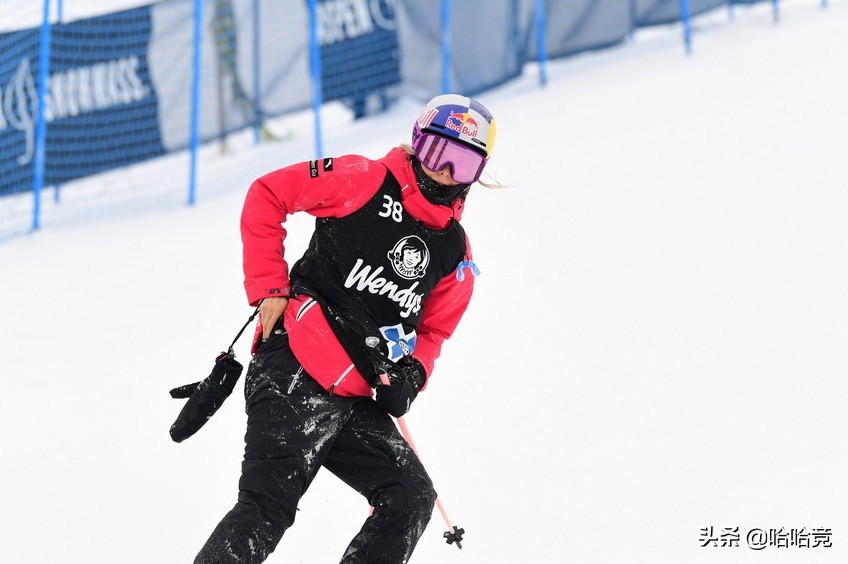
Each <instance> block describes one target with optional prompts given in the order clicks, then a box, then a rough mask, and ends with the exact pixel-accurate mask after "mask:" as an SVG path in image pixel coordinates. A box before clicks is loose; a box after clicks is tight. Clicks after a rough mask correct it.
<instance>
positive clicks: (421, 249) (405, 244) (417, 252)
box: [389, 235, 430, 280]
mask: <svg viewBox="0 0 848 564" xmlns="http://www.w3.org/2000/svg"><path fill="white" fill-rule="evenodd" d="M389 260H390V261H392V268H394V270H395V272H397V274H398V276H400V277H402V278H406V279H407V280H414V279H416V278H421V277H423V276H424V274H425V273H426V272H427V266H428V265H429V264H430V251H429V250H428V249H427V245H426V244H425V243H424V241H422V240H421V238H419V237H416V236H415V235H409V236H407V237H404V238H403V239H401V240H400V241H398V242H397V243H396V244H395V246H394V247H393V248H392V250H391V251H389Z"/></svg>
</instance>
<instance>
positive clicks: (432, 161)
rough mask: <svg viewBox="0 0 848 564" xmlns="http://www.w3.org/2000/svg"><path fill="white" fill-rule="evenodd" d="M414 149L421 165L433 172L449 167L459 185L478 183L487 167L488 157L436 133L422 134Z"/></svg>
mask: <svg viewBox="0 0 848 564" xmlns="http://www.w3.org/2000/svg"><path fill="white" fill-rule="evenodd" d="M412 148H413V149H414V150H415V156H416V157H418V160H419V161H420V162H421V164H422V165H424V166H425V167H427V168H428V169H430V170H432V171H440V170H442V169H443V168H445V165H447V166H449V167H450V176H451V178H452V179H453V181H454V182H458V183H459V184H471V183H473V182H477V180H478V179H479V178H480V174H482V172H483V167H485V166H486V157H484V156H483V155H481V154H480V153H478V152H477V151H475V150H474V149H472V148H471V147H469V146H468V145H464V144H463V143H460V142H459V141H454V140H453V139H450V138H448V137H442V136H441V135H436V134H434V133H426V132H425V133H421V134H420V135H419V136H418V138H417V139H416V140H415V141H414V142H413V144H412Z"/></svg>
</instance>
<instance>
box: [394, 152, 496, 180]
mask: <svg viewBox="0 0 848 564" xmlns="http://www.w3.org/2000/svg"><path fill="white" fill-rule="evenodd" d="M400 146H401V148H402V149H403V150H404V151H406V154H407V155H410V156H412V155H415V149H413V148H412V145H410V144H409V143H401V144H400ZM489 178H491V179H492V182H484V181H482V180H480V179H478V180H477V184H479V185H480V186H483V187H485V188H492V189H496V188H506V185H504V184H501V183H500V182H498V181H497V180H495V179H494V178H492V176H491V175H489Z"/></svg>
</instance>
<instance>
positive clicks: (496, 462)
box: [0, 0, 848, 564]
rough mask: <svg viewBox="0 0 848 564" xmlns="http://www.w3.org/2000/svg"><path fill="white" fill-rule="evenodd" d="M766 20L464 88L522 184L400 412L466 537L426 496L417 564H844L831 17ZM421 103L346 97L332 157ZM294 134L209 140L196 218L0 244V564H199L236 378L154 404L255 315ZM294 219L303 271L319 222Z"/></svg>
mask: <svg viewBox="0 0 848 564" xmlns="http://www.w3.org/2000/svg"><path fill="white" fill-rule="evenodd" d="M781 6H782V16H783V17H782V21H781V23H780V24H779V25H777V26H775V25H773V24H772V21H771V10H770V8H769V6H768V5H763V6H758V7H755V8H753V9H737V11H736V19H735V21H733V22H729V21H727V19H726V15H725V14H724V13H721V14H720V17H717V18H712V19H710V20H704V23H702V24H701V27H700V29H699V33H697V35H696V37H695V44H694V48H695V51H694V54H693V56H691V57H688V58H687V57H686V56H684V55H683V52H682V48H681V46H680V42H679V30H678V29H677V28H674V27H670V28H663V29H659V30H653V32H652V33H650V34H640V35H639V36H638V37H637V38H636V41H635V42H633V43H628V44H626V45H623V46H621V47H620V48H616V49H613V50H609V51H605V52H600V53H596V54H591V55H586V56H581V57H578V58H574V59H569V60H563V61H557V62H554V63H552V64H551V65H550V68H549V71H550V83H549V85H548V86H547V87H546V88H540V87H539V86H538V85H537V77H536V74H535V70H534V69H532V68H531V69H528V72H527V73H526V76H525V77H524V78H522V79H520V80H517V81H515V82H514V83H511V84H509V85H507V86H504V87H501V88H499V89H497V90H493V91H491V92H487V93H485V94H482V95H480V96H479V97H480V99H481V100H482V101H483V102H484V103H486V104H487V105H488V106H489V107H490V108H491V109H492V111H493V113H494V114H495V116H496V117H497V119H498V122H499V132H500V137H499V140H498V145H497V148H496V152H495V155H494V157H493V159H492V162H491V165H490V173H491V175H492V176H493V177H494V178H496V179H497V180H499V181H500V182H502V183H504V184H507V185H509V186H508V187H507V188H504V189H500V190H487V189H485V188H482V187H476V188H475V189H474V190H473V191H472V193H471V195H470V197H469V201H468V208H467V213H466V217H465V220H464V222H463V223H464V225H465V227H466V229H467V231H468V233H469V235H470V237H471V242H472V245H473V249H474V253H475V258H476V261H477V263H478V265H479V266H480V268H481V270H482V275H481V276H480V277H479V278H478V279H477V286H476V293H475V296H474V299H473V301H472V304H471V307H470V309H469V310H468V312H467V314H466V317H465V318H464V319H463V321H462V323H461V324H460V327H459V329H458V331H457V332H456V334H455V335H454V337H453V338H452V339H451V340H450V341H449V342H448V343H447V344H446V345H445V347H444V350H443V355H442V358H441V359H440V360H439V362H438V364H437V367H436V371H435V373H434V375H433V378H432V381H431V385H430V386H429V388H428V389H427V390H426V391H425V392H424V393H422V394H421V396H420V397H419V398H418V400H417V401H416V402H415V404H414V406H413V409H412V412H411V414H410V415H409V417H408V423H409V426H410V428H411V430H412V432H413V435H414V437H415V439H416V442H417V444H418V447H419V449H420V451H421V453H422V458H423V460H424V463H425V465H426V466H427V467H428V469H429V471H430V473H431V475H432V478H433V480H434V482H435V484H436V487H437V489H438V491H439V493H440V496H441V498H442V500H443V502H444V504H445V506H446V508H447V511H448V513H449V515H450V517H451V519H452V520H453V521H454V522H455V523H456V524H458V525H460V526H462V527H464V528H465V529H466V531H467V536H466V540H465V542H464V549H463V550H462V551H459V550H457V549H456V548H455V547H449V546H447V545H445V544H444V541H443V539H442V532H443V530H444V526H443V524H442V522H441V519H440V517H439V515H438V513H436V514H435V515H434V517H433V520H432V521H431V524H430V526H429V527H428V529H427V531H426V532H425V534H424V537H423V539H422V541H421V543H420V545H419V549H418V550H417V552H416V554H415V555H414V557H413V559H412V562H414V563H433V562H439V563H443V564H448V563H464V564H470V563H475V564H476V563H486V564H515V563H519V562H531V563H561V562H579V563H584V564H585V563H594V562H597V563H611V564H612V563H615V564H621V563H628V564H629V563H641V562H644V563H651V564H655V563H668V564H678V563H681V562H687V563H698V562H710V563H712V562H719V561H720V562H721V563H722V564H728V563H735V562H745V563H747V562H755V561H756V562H769V563H770V564H772V563H784V562H786V563H801V562H803V563H824V562H827V563H836V562H846V561H848V512H846V510H845V508H846V505H848V486H846V476H848V454H846V448H845V445H846V444H848V416H846V413H848V411H846V405H848V382H846V380H848V378H846V376H848V346H846V343H848V291H846V281H848V252H846V241H848V220H846V218H848V168H846V153H845V149H846V147H848V134H846V129H847V128H846V126H848V119H846V118H848V109H846V103H845V92H846V86H848V76H846V61H848V2H845V1H831V2H830V7H829V8H828V9H827V10H821V9H819V2H818V0H807V1H805V0H797V1H793V2H784V3H781ZM418 109H419V102H417V101H410V100H404V101H402V102H401V103H400V104H398V105H397V106H395V107H394V108H393V109H392V110H391V111H389V112H388V113H386V114H384V115H380V116H377V117H373V118H369V119H366V120H362V121H356V122H354V121H352V120H350V119H349V118H347V117H346V116H345V115H343V113H341V112H336V113H337V114H339V115H337V116H336V118H337V119H332V116H330V117H328V123H329V124H330V126H331V127H330V129H329V130H328V132H327V135H326V145H327V153H328V155H340V154H345V153H351V152H356V153H361V154H365V155H368V156H372V157H378V156H381V155H382V154H384V153H385V152H386V151H387V150H388V149H389V148H390V147H392V146H394V145H396V144H398V143H400V142H403V141H405V140H407V139H408V136H409V132H410V129H411V124H412V120H413V119H414V118H415V117H417V112H418ZM330 113H332V112H330ZM339 116H341V117H339ZM303 130H305V132H304V133H302V136H299V134H300V133H299V132H300V129H298V128H295V139H294V140H293V141H288V142H281V143H272V144H265V145H261V146H259V147H252V146H250V145H249V144H245V146H244V147H243V148H242V149H240V150H238V151H234V152H232V153H230V154H229V155H226V156H223V157H222V156H219V155H217V153H216V152H214V151H213V152H209V154H208V155H207V156H206V157H207V159H208V160H207V161H206V162H204V164H203V167H202V169H201V170H203V171H204V172H203V177H202V178H201V187H200V194H199V203H198V204H197V205H196V206H195V207H193V208H183V209H177V210H172V211H168V212H165V213H158V214H148V213H145V214H132V215H128V214H122V215H120V216H116V217H112V218H108V219H101V220H98V221H90V222H87V223H85V224H81V223H77V224H73V223H67V224H62V225H58V226H53V227H50V226H48V227H47V228H45V229H43V230H42V231H41V232H39V233H37V234H35V235H31V236H27V237H20V238H17V239H14V240H12V241H8V242H6V243H4V244H3V245H0V265H2V276H0V342H2V351H3V354H2V384H3V386H2V391H0V453H2V455H0V456H2V463H0V471H2V480H0V500H2V510H0V531H2V538H3V542H2V550H1V551H0V552H2V557H0V559H2V561H3V562H8V563H15V564H70V563H82V564H114V563H121V564H136V563H138V564H142V563H144V564H149V563H151V562H156V563H174V564H178V563H186V562H190V561H191V560H192V558H193V556H194V555H195V553H196V552H197V550H198V549H199V548H200V546H201V545H202V544H203V542H204V541H205V540H206V538H207V536H208V534H209V533H210V532H211V531H212V529H213V527H214V526H215V524H216V523H217V522H218V520H219V519H220V518H221V517H222V516H223V515H224V513H225V512H226V511H227V510H228V509H229V508H230V507H231V506H232V504H233V503H234V502H235V498H236V492H237V479H238V476H239V470H240V461H241V455H242V437H243V433H244V425H245V420H246V417H245V415H244V410H243V407H244V400H243V397H242V395H241V394H240V393H239V392H238V391H237V392H236V393H234V394H233V396H232V397H231V398H230V399H229V400H228V401H227V403H226V404H225V405H224V406H223V408H222V409H221V411H220V412H219V413H218V414H217V415H216V416H215V417H214V418H213V419H212V420H211V421H210V422H209V423H208V424H207V425H206V427H204V428H203V429H202V430H201V431H200V432H199V433H198V434H197V435H196V436H194V437H192V438H191V439H189V440H188V441H186V442H185V443H183V444H174V443H172V442H171V440H170V438H169V436H168V427H169V426H170V424H171V422H172V421H173V419H174V417H176V415H177V413H178V412H179V409H180V407H181V406H182V402H181V401H176V400H172V399H171V398H170V397H169V396H168V390H169V389H170V388H171V387H173V386H176V385H179V384H185V383H188V382H192V381H194V380H198V379H200V378H202V377H204V376H206V375H207V374H208V371H209V369H210V368H211V366H212V361H213V358H214V356H215V355H216V353H217V352H218V351H219V350H221V348H222V347H226V345H227V344H228V343H229V341H230V339H231V338H232V337H233V336H234V335H235V333H236V331H237V330H238V328H239V327H240V326H241V324H242V323H243V322H244V321H245V320H246V318H247V316H248V315H249V314H250V313H251V309H250V308H249V307H248V305H247V303H246V300H245V298H244V293H243V289H242V286H241V283H242V273H241V243H240V239H239V231H238V221H239V214H240V211H241V203H242V200H243V197H244V193H245V190H246V189H247V187H248V185H249V184H250V182H251V181H252V180H253V179H254V178H255V177H257V176H259V175H260V174H262V173H264V172H267V171H269V170H272V169H275V168H279V167H281V166H284V165H287V164H290V163H293V162H297V161H301V160H305V159H308V158H311V157H312V154H311V149H310V147H311V141H310V140H309V139H308V135H309V132H310V129H309V125H308V123H306V124H304V126H303ZM213 159H214V160H213ZM128 174H130V172H128ZM132 174H136V175H141V176H143V175H144V169H141V171H140V172H139V170H138V169H136V170H134V171H133V172H132ZM174 183H175V185H176V186H180V185H181V184H182V183H184V177H183V176H182V175H180V176H179V178H175V179H174ZM68 189H69V190H70V188H68ZM287 226H288V227H289V228H290V239H289V250H290V258H291V259H294V258H296V256H297V255H298V254H299V252H301V251H302V249H303V248H305V245H306V243H307V241H308V237H309V234H310V230H311V226H312V220H311V218H309V217H308V216H304V217H299V216H295V217H293V218H292V219H291V221H290V222H289V224H287ZM248 340H249V339H248V338H243V340H242V341H241V342H240V343H239V345H238V347H237V353H238V355H239V358H240V359H241V360H243V361H245V363H246V362H247V360H248V359H249V353H248V342H247V341H248ZM367 514H368V506H367V503H366V502H365V500H363V499H360V498H359V496H358V495H357V494H355V493H354V492H352V491H350V490H349V489H348V488H347V487H346V486H344V485H343V484H342V483H340V482H339V481H338V480H336V479H335V478H334V477H333V476H332V475H330V474H329V473H327V472H322V473H321V474H319V476H318V479H317V480H316V481H315V483H314V484H313V486H312V488H311V489H310V491H309V492H308V493H307V495H306V496H305V497H304V498H303V500H302V502H301V504H300V512H299V514H298V520H297V522H296V523H295V525H294V526H293V528H291V529H290V530H289V531H288V533H287V534H286V536H285V537H284V538H283V541H282V542H281V544H280V546H279V547H278V549H277V551H276V552H275V553H274V554H273V555H272V556H271V557H270V558H269V560H268V562H279V563H282V562H290V563H303V564H323V563H327V562H336V561H338V559H339V558H340V557H341V554H342V552H343V551H344V548H345V547H346V545H347V542H348V541H349V539H350V538H351V537H352V536H353V535H354V534H355V533H356V531H357V530H358V528H359V526H360V524H361V522H362V521H363V520H364V519H365V518H366V516H367ZM709 527H713V534H714V535H715V536H719V535H720V534H721V532H722V529H723V528H725V527H729V528H733V527H738V528H739V532H740V537H741V538H740V542H739V546H729V547H721V546H718V547H710V546H707V547H702V546H701V545H702V544H703V543H704V540H705V536H704V535H702V531H701V530H702V529H708V528H709ZM756 528H759V529H763V530H765V531H766V532H768V530H769V529H776V530H778V531H779V530H780V529H784V531H785V532H786V533H787V534H789V533H790V532H791V531H792V530H793V529H794V530H796V531H798V530H801V529H805V530H806V532H807V533H811V532H812V531H813V530H814V529H830V531H831V536H830V537H828V538H829V539H830V543H831V544H832V546H831V547H825V546H818V547H815V548H812V547H811V548H799V547H797V546H796V547H790V548H778V547H777V546H766V547H765V548H764V549H763V550H762V551H755V550H752V549H751V548H749V547H748V546H747V543H746V533H747V532H748V531H750V530H752V529H756ZM820 540H821V539H820ZM825 540H826V539H825ZM718 544H721V543H720V542H719V543H718ZM812 544H813V543H812V542H811V545H812Z"/></svg>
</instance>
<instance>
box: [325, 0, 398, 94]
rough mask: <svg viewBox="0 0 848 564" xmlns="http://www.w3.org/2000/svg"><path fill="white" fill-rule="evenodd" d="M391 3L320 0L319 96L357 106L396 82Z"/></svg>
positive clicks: (396, 43) (395, 36) (392, 8)
mask: <svg viewBox="0 0 848 564" xmlns="http://www.w3.org/2000/svg"><path fill="white" fill-rule="evenodd" d="M394 4H395V3H394V2H393V1H391V0H321V1H320V2H319V3H318V43H319V45H320V47H321V83H322V88H321V91H322V97H323V99H324V100H325V101H329V100H339V99H343V100H350V101H353V102H354V103H357V102H361V101H363V100H364V99H365V97H367V96H368V95H369V94H372V93H374V92H379V91H380V90H383V89H385V88H386V87H388V86H391V85H394V84H398V83H399V82H400V55H399V53H398V36H397V29H396V24H395V10H394Z"/></svg>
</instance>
